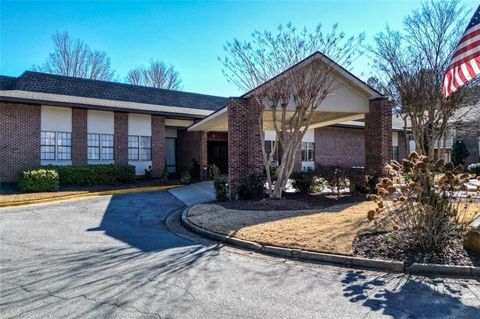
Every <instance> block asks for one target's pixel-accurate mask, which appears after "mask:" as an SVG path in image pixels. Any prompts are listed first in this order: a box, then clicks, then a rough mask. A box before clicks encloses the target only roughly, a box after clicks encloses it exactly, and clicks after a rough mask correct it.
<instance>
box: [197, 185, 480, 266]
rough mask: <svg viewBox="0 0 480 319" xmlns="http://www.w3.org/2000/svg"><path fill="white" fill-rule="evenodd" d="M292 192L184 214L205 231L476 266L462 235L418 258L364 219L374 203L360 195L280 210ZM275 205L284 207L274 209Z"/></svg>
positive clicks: (200, 207)
mask: <svg viewBox="0 0 480 319" xmlns="http://www.w3.org/2000/svg"><path fill="white" fill-rule="evenodd" d="M292 195H293V194H292ZM298 195H299V198H301V197H302V195H300V194H298ZM293 197H294V196H290V197H289V199H285V200H281V201H278V200H261V201H254V200H252V201H236V202H231V203H213V204H204V205H197V206H194V207H192V208H191V209H190V210H189V213H188V218H189V220H190V221H191V222H192V223H194V224H196V225H198V226H200V227H202V228H205V229H207V230H210V231H213V232H216V233H220V234H223V235H228V236H231V237H235V238H239V239H243V240H248V241H253V242H257V243H259V244H263V245H272V246H278V247H285V248H293V249H303V250H308V251H314V252H323V253H333V254H340V255H347V256H360V257H367V258H376V259H384V260H396V261H406V262H407V263H413V262H432V263H445V264H456V265H479V261H480V256H478V255H477V254H475V253H472V252H467V251H466V250H465V249H464V248H463V243H462V240H463V239H461V238H456V239H452V242H451V247H450V248H449V249H448V250H447V251H448V253H447V254H446V255H445V256H438V255H435V254H432V255H431V256H430V257H429V258H423V259H422V257H420V256H417V255H415V253H413V252H412V251H410V250H409V248H410V247H403V248H401V249H397V248H394V245H393V242H394V240H390V241H389V240H388V239H387V240H385V237H386V236H390V237H392V236H393V237H395V236H401V233H398V232H389V233H387V232H386V231H387V230H386V229H381V228H379V227H378V226H374V224H373V223H372V222H369V221H368V219H367V218H366V216H367V212H368V211H369V210H370V209H372V208H375V207H376V204H375V203H374V202H372V201H363V200H360V201H359V200H358V199H359V198H362V197H358V196H343V197H341V198H340V199H339V200H338V201H335V200H334V199H333V198H330V197H329V196H325V197H323V199H320V198H322V197H320V196H319V197H318V198H319V199H318V201H317V202H316V203H317V204H318V206H317V208H316V209H309V210H295V209H289V210H288V209H284V208H286V207H288V205H289V203H290V204H291V203H292V202H293V203H295V201H296V200H295V199H293ZM287 198H288V197H287ZM284 201H285V202H284ZM312 201H313V200H312ZM314 202H315V201H314ZM279 203H281V204H279ZM320 203H322V204H320ZM275 205H277V206H275ZM322 205H323V207H322ZM265 207H267V208H268V209H266V208H265ZM276 207H281V208H283V209H278V210H273V208H276ZM297 207H302V206H301V205H299V206H297ZM479 209H480V208H479V205H478V203H476V204H474V205H471V208H470V209H469V212H470V214H468V216H469V217H468V218H466V217H465V219H464V222H465V223H468V222H469V221H471V220H472V219H473V216H474V212H478V210H479ZM385 242H386V244H385Z"/></svg>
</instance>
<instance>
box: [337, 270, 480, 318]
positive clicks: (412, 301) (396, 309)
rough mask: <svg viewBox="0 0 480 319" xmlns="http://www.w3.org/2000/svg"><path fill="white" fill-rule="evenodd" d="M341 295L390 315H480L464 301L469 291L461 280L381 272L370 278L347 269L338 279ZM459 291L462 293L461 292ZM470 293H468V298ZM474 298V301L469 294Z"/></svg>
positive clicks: (424, 316) (409, 316)
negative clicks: (340, 284) (341, 288)
mask: <svg viewBox="0 0 480 319" xmlns="http://www.w3.org/2000/svg"><path fill="white" fill-rule="evenodd" d="M342 285H343V292H344V294H343V295H344V297H346V298H348V300H349V301H350V302H353V303H361V304H362V305H363V306H365V307H368V308H370V309H371V311H372V312H378V313H381V314H383V315H389V316H392V317H393V318H480V308H478V307H475V306H472V305H468V304H466V303H464V301H465V300H464V299H465V298H462V297H463V294H464V292H465V291H467V292H468V291H469V290H468V289H461V288H466V287H467V286H468V283H467V282H466V281H463V282H462V280H460V279H459V280H449V279H433V278H425V277H413V276H405V275H404V274H398V275H394V274H389V273H386V274H383V275H379V276H378V277H376V278H374V279H371V276H368V277H367V275H366V274H365V273H364V272H363V271H354V270H352V271H349V272H348V273H347V274H346V275H345V277H344V279H343V280H342ZM462 291H463V293H462ZM471 297H472V296H470V298H471ZM473 300H474V302H478V299H476V297H473Z"/></svg>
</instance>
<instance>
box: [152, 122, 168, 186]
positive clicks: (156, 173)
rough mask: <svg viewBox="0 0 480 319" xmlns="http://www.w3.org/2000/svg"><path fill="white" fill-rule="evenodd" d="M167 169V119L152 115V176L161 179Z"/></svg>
mask: <svg viewBox="0 0 480 319" xmlns="http://www.w3.org/2000/svg"><path fill="white" fill-rule="evenodd" d="M164 168H165V118H164V117H163V116H158V115H152V176H153V177H160V176H161V175H162V172H163V170H164Z"/></svg>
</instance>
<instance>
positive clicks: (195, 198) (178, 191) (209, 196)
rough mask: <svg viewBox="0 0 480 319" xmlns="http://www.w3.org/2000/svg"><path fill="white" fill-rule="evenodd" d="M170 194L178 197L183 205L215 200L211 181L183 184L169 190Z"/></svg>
mask: <svg viewBox="0 0 480 319" xmlns="http://www.w3.org/2000/svg"><path fill="white" fill-rule="evenodd" d="M169 192H170V194H172V195H173V196H175V197H176V198H178V199H179V200H180V201H181V202H183V203H184V204H185V206H192V205H197V204H203V203H207V202H211V201H214V200H215V191H214V189H213V183H212V181H205V182H199V183H194V184H191V185H185V186H183V187H178V188H174V189H171V190H169Z"/></svg>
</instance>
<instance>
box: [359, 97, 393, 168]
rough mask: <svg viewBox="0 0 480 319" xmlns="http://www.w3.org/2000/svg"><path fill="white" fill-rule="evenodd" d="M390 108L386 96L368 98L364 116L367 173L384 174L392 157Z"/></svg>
mask: <svg viewBox="0 0 480 319" xmlns="http://www.w3.org/2000/svg"><path fill="white" fill-rule="evenodd" d="M391 149H392V108H391V105H390V103H389V102H388V100H387V99H386V98H377V99H372V100H370V107H369V112H368V113H367V114H366V116H365V170H366V173H367V174H369V175H374V176H381V175H384V166H385V164H386V163H387V162H388V161H390V160H391V158H392V150H391Z"/></svg>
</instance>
